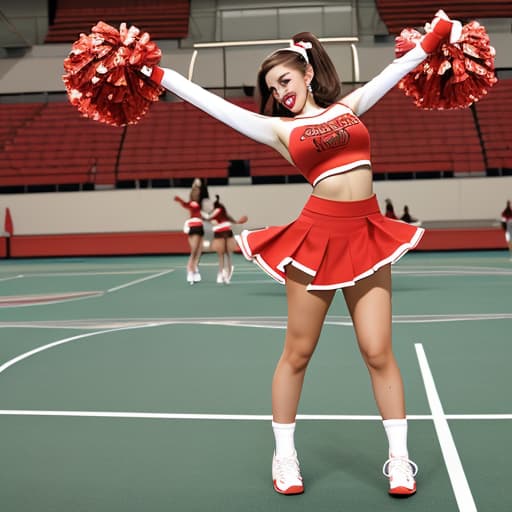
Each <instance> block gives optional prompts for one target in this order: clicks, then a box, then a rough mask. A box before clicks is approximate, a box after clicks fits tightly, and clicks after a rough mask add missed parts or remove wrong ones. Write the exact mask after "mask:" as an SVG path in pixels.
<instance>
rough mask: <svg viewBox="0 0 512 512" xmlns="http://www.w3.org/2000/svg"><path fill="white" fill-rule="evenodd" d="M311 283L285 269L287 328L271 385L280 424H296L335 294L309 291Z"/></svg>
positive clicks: (294, 270)
mask: <svg viewBox="0 0 512 512" xmlns="http://www.w3.org/2000/svg"><path fill="white" fill-rule="evenodd" d="M311 279H312V278H311V276H308V275H306V274H304V273H303V272H301V271H300V270H297V269H296V268H294V267H293V266H292V265H288V266H287V267H286V295H287V300H288V324H287V329H286V336H285V343H284V349H283V353H282V355H281V358H280V359H279V362H278V363H277V367H276V370H275V373H274V378H273V381H272V414H273V419H274V421H275V422H277V423H293V422H295V416H296V414H297V408H298V405H299V399H300V394H301V391H302V385H303V382H304V375H305V373H306V368H307V366H308V363H309V361H310V359H311V356H312V355H313V352H314V350H315V347H316V345H317V343H318V339H319V337H320V332H321V330H322V325H323V322H324V319H325V315H326V314H327V311H328V309H329V306H330V304H331V302H332V299H333V296H334V293H335V292H334V290H328V291H307V290H306V287H307V285H308V284H309V282H310V281H311Z"/></svg>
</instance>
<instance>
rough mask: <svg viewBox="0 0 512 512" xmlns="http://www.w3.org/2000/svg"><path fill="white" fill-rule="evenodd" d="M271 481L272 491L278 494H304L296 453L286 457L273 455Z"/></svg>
mask: <svg viewBox="0 0 512 512" xmlns="http://www.w3.org/2000/svg"><path fill="white" fill-rule="evenodd" d="M272 480H273V482H274V489H275V490H276V491H277V492H278V493H280V494H302V493H303V492H304V484H303V482H302V476H301V474H300V466H299V461H298V459H297V452H294V453H293V455H290V456H288V457H276V454H275V453H274V457H273V458H272Z"/></svg>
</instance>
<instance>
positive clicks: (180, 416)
mask: <svg viewBox="0 0 512 512" xmlns="http://www.w3.org/2000/svg"><path fill="white" fill-rule="evenodd" d="M0 415H3V416H64V417H67V416H72V417H84V418H91V417H92V418H130V419H164V420H229V421H270V420H271V419H272V415H271V414H195V413H160V412H126V411H123V412H121V411H119V412H118V411H42V410H23V409H21V410H18V409H0ZM407 418H408V419H410V420H432V416H430V415H416V416H407ZM297 419H298V420H301V421H302V420H310V421H381V420H382V418H381V417H380V416H378V415H377V416H376V415H362V414H352V415H351V414H298V415H297Z"/></svg>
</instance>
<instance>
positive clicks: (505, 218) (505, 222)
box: [501, 201, 512, 260]
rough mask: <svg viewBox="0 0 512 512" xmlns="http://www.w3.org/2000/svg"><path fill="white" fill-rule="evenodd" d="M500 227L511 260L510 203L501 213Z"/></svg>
mask: <svg viewBox="0 0 512 512" xmlns="http://www.w3.org/2000/svg"><path fill="white" fill-rule="evenodd" d="M501 227H502V228H503V231H505V241H506V242H507V245H508V250H509V254H510V259H511V260H512V208H511V207H510V201H507V205H506V207H505V209H504V210H503V211H502V212H501Z"/></svg>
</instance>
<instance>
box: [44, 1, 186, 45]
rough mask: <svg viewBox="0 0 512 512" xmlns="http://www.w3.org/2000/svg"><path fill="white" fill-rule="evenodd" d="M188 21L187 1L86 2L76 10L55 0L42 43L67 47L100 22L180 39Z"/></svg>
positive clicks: (74, 6) (75, 7) (157, 37)
mask: <svg viewBox="0 0 512 512" xmlns="http://www.w3.org/2000/svg"><path fill="white" fill-rule="evenodd" d="M189 17H190V1H189V0H148V1H143V0H89V1H87V2H82V3H81V5H80V6H77V2H74V1H73V0H57V2H56V10H55V18H54V20H53V23H52V24H51V25H50V27H49V29H48V33H47V35H46V38H45V42H46V43H71V42H73V41H75V40H76V39H78V36H79V35H80V33H81V32H84V33H86V34H88V33H89V32H90V31H91V27H93V26H94V25H95V24H96V23H97V22H98V21H100V20H101V21H104V22H106V23H108V24H110V25H112V26H114V27H116V28H117V27H119V24H120V23H121V22H125V23H126V24H127V25H128V26H130V25H135V26H136V27H138V28H140V29H141V30H142V31H144V32H149V34H150V35H151V38H152V39H182V38H185V37H187V36H188V29H189Z"/></svg>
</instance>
